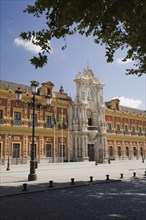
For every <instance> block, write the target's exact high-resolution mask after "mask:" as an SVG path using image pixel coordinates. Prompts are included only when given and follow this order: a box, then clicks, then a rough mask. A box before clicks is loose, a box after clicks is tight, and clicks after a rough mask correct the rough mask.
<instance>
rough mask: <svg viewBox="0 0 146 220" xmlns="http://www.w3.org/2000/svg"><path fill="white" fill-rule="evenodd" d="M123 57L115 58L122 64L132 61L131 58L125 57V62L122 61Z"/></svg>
mask: <svg viewBox="0 0 146 220" xmlns="http://www.w3.org/2000/svg"><path fill="white" fill-rule="evenodd" d="M123 59H124V58H117V64H123V65H125V64H127V63H132V62H133V61H132V59H127V60H126V61H125V62H124V61H122V60H123Z"/></svg>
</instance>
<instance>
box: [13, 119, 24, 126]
mask: <svg viewBox="0 0 146 220" xmlns="http://www.w3.org/2000/svg"><path fill="white" fill-rule="evenodd" d="M12 124H13V125H18V126H22V121H21V120H13V121H12Z"/></svg>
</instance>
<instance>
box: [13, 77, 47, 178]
mask: <svg viewBox="0 0 146 220" xmlns="http://www.w3.org/2000/svg"><path fill="white" fill-rule="evenodd" d="M38 85H39V83H38V82H37V81H31V90H32V94H33V97H32V103H31V104H32V108H33V118H32V145H31V157H30V159H31V160H30V174H29V175H28V181H34V180H37V175H36V173H35V169H36V161H35V142H34V139H35V101H36V99H35V95H36V94H37V87H38ZM15 93H16V100H17V101H20V100H21V98H22V91H21V90H20V88H18V90H16V91H15ZM45 99H46V104H47V105H50V104H51V95H46V96H45Z"/></svg>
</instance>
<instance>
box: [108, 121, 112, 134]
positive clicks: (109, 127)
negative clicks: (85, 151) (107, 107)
mask: <svg viewBox="0 0 146 220" xmlns="http://www.w3.org/2000/svg"><path fill="white" fill-rule="evenodd" d="M107 126H108V128H107V129H108V130H107V132H108V133H112V125H111V123H108V124H107Z"/></svg>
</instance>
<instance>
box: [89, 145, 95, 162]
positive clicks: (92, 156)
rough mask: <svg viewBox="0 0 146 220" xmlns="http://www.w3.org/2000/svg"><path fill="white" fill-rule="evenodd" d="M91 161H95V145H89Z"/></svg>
mask: <svg viewBox="0 0 146 220" xmlns="http://www.w3.org/2000/svg"><path fill="white" fill-rule="evenodd" d="M88 157H89V161H94V144H88Z"/></svg>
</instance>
